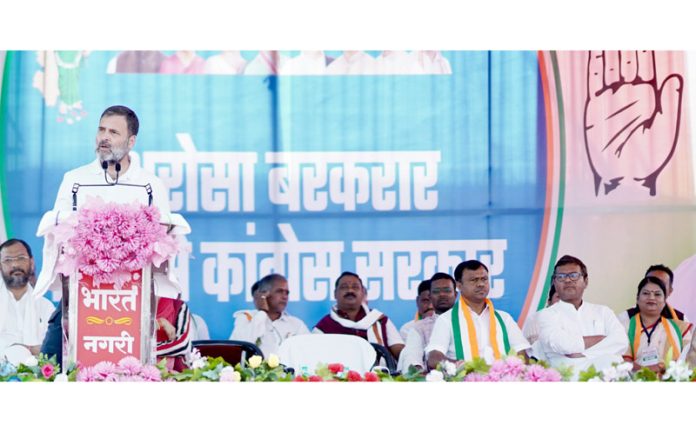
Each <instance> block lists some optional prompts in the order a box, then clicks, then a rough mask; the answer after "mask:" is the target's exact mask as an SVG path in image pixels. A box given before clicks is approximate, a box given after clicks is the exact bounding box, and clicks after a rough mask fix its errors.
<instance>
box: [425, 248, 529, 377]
mask: <svg viewBox="0 0 696 432" xmlns="http://www.w3.org/2000/svg"><path fill="white" fill-rule="evenodd" d="M454 279H455V280H456V282H457V289H459V292H460V297H459V301H457V302H456V303H455V304H454V306H453V307H452V309H450V311H448V312H446V313H443V314H441V315H440V316H439V317H438V318H437V321H436V322H435V327H434V328H433V332H432V334H431V336H430V342H429V343H428V346H427V347H426V348H425V351H426V353H427V359H428V367H429V368H430V369H434V368H435V367H437V365H438V364H439V363H440V362H442V361H444V360H448V361H452V362H463V361H470V360H473V359H475V358H483V359H484V360H485V361H486V363H488V364H491V363H493V361H495V360H498V359H501V358H503V357H504V356H506V355H507V354H508V353H509V352H510V351H514V352H517V353H522V352H524V351H525V350H527V349H529V348H530V345H529V342H527V340H526V339H525V338H524V336H523V335H522V330H520V328H519V326H518V325H517V323H516V322H515V320H514V319H512V317H511V316H510V314H508V313H507V312H504V311H501V310H497V309H495V307H494V306H493V303H492V302H491V301H490V299H488V293H489V291H490V284H489V278H488V267H486V265H485V264H483V263H482V262H480V261H476V260H469V261H464V262H462V263H460V264H459V265H458V266H457V268H456V269H455V270H454Z"/></svg>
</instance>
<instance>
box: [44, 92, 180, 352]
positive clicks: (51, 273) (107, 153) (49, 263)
mask: <svg viewBox="0 0 696 432" xmlns="http://www.w3.org/2000/svg"><path fill="white" fill-rule="evenodd" d="M139 126H140V124H139V121H138V117H137V115H136V114H135V112H133V110H131V109H130V108H128V107H125V106H121V105H115V106H111V107H109V108H107V109H106V110H104V112H103V113H102V115H101V117H100V119H99V127H98V128H97V134H96V138H95V149H94V151H95V154H96V156H97V158H96V159H95V160H94V161H93V162H92V163H89V164H87V165H83V166H81V167H79V168H76V169H73V170H71V171H68V172H67V173H65V175H64V177H63V181H62V183H61V185H60V187H59V189H58V194H57V196H56V201H55V204H54V207H53V211H51V212H48V213H47V214H46V215H44V218H43V219H42V221H41V224H40V226H39V229H38V232H37V235H40V236H41V235H45V234H46V233H48V232H49V231H50V228H51V226H52V225H54V224H57V223H58V222H60V221H62V220H63V219H65V218H66V217H68V216H69V215H70V214H72V213H73V212H75V211H77V210H78V209H79V208H80V207H81V206H82V205H84V204H85V203H86V202H87V200H88V198H89V197H90V196H93V197H99V198H101V199H102V200H104V201H106V202H117V203H132V202H133V201H137V202H140V203H142V204H144V205H153V206H155V207H157V209H158V210H159V213H160V215H161V219H160V223H163V224H166V225H169V227H170V228H178V229H176V230H172V231H171V233H172V234H187V233H188V232H190V227H189V226H188V224H187V223H186V222H185V221H184V220H183V218H181V217H180V216H178V215H172V214H171V212H170V208H169V194H168V192H167V189H166V187H165V186H164V184H163V183H162V181H161V180H160V179H159V178H158V177H157V176H155V175H154V174H152V173H150V172H147V171H145V170H143V169H142V168H141V167H140V166H139V165H138V163H137V161H136V160H133V159H132V158H131V155H130V154H129V153H130V151H131V150H132V149H133V147H134V146H135V141H136V138H137V135H138V129H139ZM43 252H44V255H43V256H44V260H43V266H42V269H41V273H40V274H39V278H38V280H37V283H36V285H37V289H36V295H43V294H44V293H45V292H46V291H47V290H61V289H63V292H64V293H65V292H66V290H65V288H63V287H62V286H61V278H60V277H59V275H58V274H57V273H56V272H55V266H56V261H57V259H58V256H59V254H60V251H59V250H58V247H57V245H55V244H54V242H53V239H52V238H51V236H50V235H47V236H46V238H45V241H44V251H43ZM172 264H173V263H172V262H169V263H168V264H167V263H164V264H163V267H162V268H159V269H154V270H153V274H152V278H153V280H154V287H155V294H156V296H157V297H158V298H160V297H166V298H169V299H172V300H171V301H173V302H174V303H175V304H176V306H177V307H176V308H175V313H174V316H173V317H166V319H167V320H168V321H170V323H171V321H176V316H177V314H178V313H179V311H185V314H186V317H185V319H184V320H181V321H182V322H184V323H185V324H186V325H185V326H183V327H182V328H181V329H177V328H175V329H174V330H175V332H174V333H175V334H176V335H178V336H177V337H176V338H175V339H177V340H176V342H177V343H176V346H177V347H179V348H177V352H176V353H169V352H167V353H166V354H165V353H162V354H161V355H177V354H179V351H181V349H180V348H183V350H184V351H186V347H188V345H189V343H188V336H187V335H188V322H189V317H188V310H187V309H186V308H185V306H183V302H181V301H180V300H178V299H177V297H178V296H179V294H180V288H179V284H178V281H177V280H176V277H175V276H174V275H173V274H172V272H171V271H169V270H171V268H170V266H171V265H172ZM58 309H60V306H59V308H57V310H56V312H55V313H54V316H53V317H52V319H51V321H50V323H49V333H51V334H56V333H57V330H58V329H59V328H60V327H61V325H60V318H59V317H60V315H61V314H60V313H59V310H58ZM159 312H160V311H159V309H158V315H157V318H158V328H159V322H160V321H159V318H160V316H159ZM54 329H55V330H54ZM180 330H181V331H180ZM179 337H181V338H183V339H182V340H181V341H179V340H178V339H179ZM55 339H58V340H55V343H54V347H55V349H59V348H58V347H59V346H60V343H59V340H60V337H57V338H55ZM47 342H48V341H45V342H44V345H46V343H47ZM159 342H160V341H159V340H158V345H159ZM47 351H49V353H50V352H53V351H54V349H47ZM159 351H160V350H159V349H158V355H160V352H159Z"/></svg>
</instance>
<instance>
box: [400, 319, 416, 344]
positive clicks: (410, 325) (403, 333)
mask: <svg viewBox="0 0 696 432" xmlns="http://www.w3.org/2000/svg"><path fill="white" fill-rule="evenodd" d="M417 322H418V321H416V320H411V321H409V322H407V323H406V324H404V325H402V326H401V328H400V329H399V334H400V335H401V338H402V339H403V340H406V339H408V334H409V333H411V329H413V326H414V325H416V323H417Z"/></svg>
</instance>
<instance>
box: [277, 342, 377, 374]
mask: <svg viewBox="0 0 696 432" xmlns="http://www.w3.org/2000/svg"><path fill="white" fill-rule="evenodd" d="M278 357H279V358H280V362H281V363H282V364H284V365H285V366H286V367H291V368H293V369H295V373H296V374H301V373H313V372H314V370H315V369H316V367H317V364H319V363H324V364H328V363H342V364H343V366H345V367H346V368H347V369H350V370H353V371H356V372H359V373H360V374H364V373H365V372H368V371H369V370H370V369H371V368H372V366H373V365H374V363H375V360H376V359H377V354H376V352H375V350H374V348H372V345H370V343H369V342H368V341H366V340H365V339H363V338H360V337H358V336H352V335H342V334H315V333H312V334H304V335H298V336H292V337H289V338H287V339H285V340H284V341H283V343H281V344H280V347H279V348H278Z"/></svg>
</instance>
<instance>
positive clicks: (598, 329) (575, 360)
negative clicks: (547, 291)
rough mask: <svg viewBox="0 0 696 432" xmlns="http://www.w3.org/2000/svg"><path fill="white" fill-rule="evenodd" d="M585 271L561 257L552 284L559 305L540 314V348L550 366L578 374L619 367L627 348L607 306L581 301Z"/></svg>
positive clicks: (578, 263)
mask: <svg viewBox="0 0 696 432" xmlns="http://www.w3.org/2000/svg"><path fill="white" fill-rule="evenodd" d="M587 282H588V277H587V267H586V266H585V264H584V263H583V262H582V261H580V260H579V259H578V258H575V257H573V256H570V255H564V256H563V257H561V259H560V260H558V262H557V263H556V266H555V267H554V273H553V283H554V286H555V287H556V291H557V292H558V296H559V297H560V301H559V302H557V303H556V304H554V305H553V306H550V307H548V308H546V309H543V310H542V311H540V312H539V318H538V323H539V341H538V344H539V347H540V349H541V350H542V351H543V353H544V355H545V357H546V358H547V360H548V361H549V363H550V364H551V366H561V365H565V366H572V367H573V371H574V373H575V374H576V376H577V374H578V373H579V372H581V371H583V370H585V369H587V368H589V367H590V366H592V365H594V366H595V367H596V368H597V369H603V368H606V367H609V366H611V364H612V363H621V362H622V357H621V355H622V354H623V353H624V352H625V351H626V349H627V348H628V337H627V336H626V332H625V330H624V328H623V326H622V325H621V323H620V322H619V320H618V319H617V318H616V315H615V314H614V312H613V311H612V310H611V309H609V308H608V307H606V306H603V305H597V304H592V303H588V302H586V301H583V298H582V297H583V294H584V292H585V288H587Z"/></svg>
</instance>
